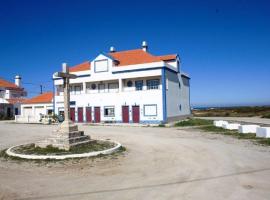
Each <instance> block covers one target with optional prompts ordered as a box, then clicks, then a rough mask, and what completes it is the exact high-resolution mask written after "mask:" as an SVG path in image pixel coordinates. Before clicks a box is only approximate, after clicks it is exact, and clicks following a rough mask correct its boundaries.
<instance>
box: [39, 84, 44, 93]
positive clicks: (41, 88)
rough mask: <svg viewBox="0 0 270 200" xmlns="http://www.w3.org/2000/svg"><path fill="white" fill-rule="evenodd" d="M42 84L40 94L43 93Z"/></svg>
mask: <svg viewBox="0 0 270 200" xmlns="http://www.w3.org/2000/svg"><path fill="white" fill-rule="evenodd" d="M39 86H40V94H42V93H43V85H39Z"/></svg>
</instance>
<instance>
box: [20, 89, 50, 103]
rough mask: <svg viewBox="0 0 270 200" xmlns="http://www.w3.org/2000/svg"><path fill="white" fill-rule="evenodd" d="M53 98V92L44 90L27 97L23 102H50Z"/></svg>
mask: <svg viewBox="0 0 270 200" xmlns="http://www.w3.org/2000/svg"><path fill="white" fill-rule="evenodd" d="M52 100H53V93H52V92H46V93H43V94H41V95H38V96H36V97H33V98H31V99H27V100H26V101H25V102H24V104H36V103H51V102H52Z"/></svg>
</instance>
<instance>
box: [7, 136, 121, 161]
mask: <svg viewBox="0 0 270 200" xmlns="http://www.w3.org/2000/svg"><path fill="white" fill-rule="evenodd" d="M97 141H105V140H97ZM110 142H111V143H113V144H115V146H114V147H112V148H109V149H105V150H101V151H91V152H85V153H79V154H65V155H37V154H23V153H18V152H14V149H15V148H18V147H20V146H25V145H27V144H24V145H17V146H13V147H10V148H9V149H7V150H6V154H7V155H9V156H13V157H18V158H23V159H31V160H46V159H52V160H53V159H55V160H64V159H68V158H86V157H94V156H98V155H108V154H112V153H113V152H115V151H117V150H118V149H119V148H120V147H121V146H122V145H121V144H120V143H119V142H115V141H110ZM28 145H29V144H28Z"/></svg>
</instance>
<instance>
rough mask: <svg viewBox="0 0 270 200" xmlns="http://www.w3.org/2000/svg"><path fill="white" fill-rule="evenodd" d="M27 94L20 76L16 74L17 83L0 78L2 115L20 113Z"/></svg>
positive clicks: (10, 115) (0, 111)
mask: <svg viewBox="0 0 270 200" xmlns="http://www.w3.org/2000/svg"><path fill="white" fill-rule="evenodd" d="M26 95H27V92H26V91H25V90H24V88H23V87H22V84H21V77H20V76H18V75H17V76H15V83H11V82H9V81H6V80H5V79H2V78H0V117H1V116H6V117H8V118H9V117H13V116H14V115H19V114H20V112H21V111H20V108H21V103H22V102H24V101H25V97H26Z"/></svg>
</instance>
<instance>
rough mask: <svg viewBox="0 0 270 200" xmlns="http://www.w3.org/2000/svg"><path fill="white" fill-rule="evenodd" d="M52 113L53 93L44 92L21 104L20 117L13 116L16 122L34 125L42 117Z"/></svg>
mask: <svg viewBox="0 0 270 200" xmlns="http://www.w3.org/2000/svg"><path fill="white" fill-rule="evenodd" d="M52 113H53V92H46V93H43V94H40V95H38V96H36V97H33V98H31V99H28V100H26V101H25V102H24V103H22V104H21V115H17V116H15V121H16V122H26V123H36V122H39V121H40V119H41V116H42V115H48V114H52Z"/></svg>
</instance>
